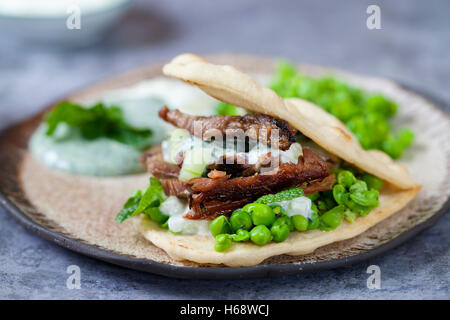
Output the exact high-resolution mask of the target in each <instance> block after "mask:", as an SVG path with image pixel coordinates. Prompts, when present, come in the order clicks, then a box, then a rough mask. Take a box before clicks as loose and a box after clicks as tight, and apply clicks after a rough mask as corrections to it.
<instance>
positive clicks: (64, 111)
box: [45, 101, 152, 149]
mask: <svg viewBox="0 0 450 320" xmlns="http://www.w3.org/2000/svg"><path fill="white" fill-rule="evenodd" d="M45 121H46V123H47V132H46V134H47V135H48V136H51V135H53V134H54V132H55V130H56V128H57V127H58V125H59V124H60V123H66V124H67V125H69V126H70V127H75V128H77V129H78V130H80V133H81V135H82V137H83V138H84V139H87V140H93V139H97V138H100V137H106V138H109V139H113V140H116V141H118V142H120V143H124V144H128V145H131V146H133V147H135V148H138V149H142V148H145V147H147V146H149V143H150V137H151V135H152V132H151V130H149V129H141V128H135V127H133V126H131V125H130V124H128V123H127V122H126V121H125V119H124V117H123V113H122V110H121V109H120V108H119V107H116V106H111V107H106V106H105V105H103V104H102V103H98V104H95V105H93V106H91V107H88V108H84V107H82V106H80V105H78V104H76V103H73V102H70V101H64V102H61V103H59V104H57V105H56V106H55V107H54V108H53V110H52V111H50V112H49V113H47V115H46V117H45Z"/></svg>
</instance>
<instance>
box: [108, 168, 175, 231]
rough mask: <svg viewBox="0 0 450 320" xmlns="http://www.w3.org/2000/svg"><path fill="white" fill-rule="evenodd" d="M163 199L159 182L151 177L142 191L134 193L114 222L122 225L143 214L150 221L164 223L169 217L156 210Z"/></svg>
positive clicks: (163, 195)
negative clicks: (148, 217) (147, 216)
mask: <svg viewBox="0 0 450 320" xmlns="http://www.w3.org/2000/svg"><path fill="white" fill-rule="evenodd" d="M165 199H166V195H165V193H164V189H163V187H162V185H161V182H160V181H159V180H158V179H156V178H153V177H151V178H150V185H149V186H148V187H147V188H146V189H145V190H144V191H141V190H136V191H134V192H133V194H132V195H131V196H130V197H129V198H128V200H127V201H126V202H125V204H124V205H123V208H122V210H120V212H119V213H118V214H117V216H116V219H115V220H116V221H117V222H120V223H122V222H124V221H125V220H127V219H129V218H132V217H134V216H135V215H137V214H140V213H144V214H147V215H149V216H150V218H151V219H152V220H155V221H157V222H160V223H164V222H165V221H166V220H167V219H168V218H169V217H167V216H165V215H163V214H162V213H161V212H160V211H159V210H158V208H159V206H160V205H161V203H163V202H164V200H165Z"/></svg>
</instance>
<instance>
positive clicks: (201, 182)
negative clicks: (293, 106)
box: [189, 148, 329, 219]
mask: <svg viewBox="0 0 450 320" xmlns="http://www.w3.org/2000/svg"><path fill="white" fill-rule="evenodd" d="M328 175H329V172H328V168H327V165H326V163H325V161H323V160H322V159H321V158H320V157H319V156H318V155H316V154H315V153H313V152H312V151H310V150H308V149H307V148H303V156H302V157H300V158H299V161H298V164H297V165H295V164H293V163H284V164H282V165H280V167H279V168H278V169H277V170H275V171H272V172H270V173H266V174H256V175H253V176H250V177H238V178H232V179H229V177H228V176H225V177H222V178H217V179H208V178H196V179H192V180H191V181H189V183H192V186H191V190H192V194H191V196H190V199H189V204H190V207H191V208H192V209H193V210H192V212H193V213H192V217H191V219H201V217H204V216H206V215H208V214H209V213H208V211H207V207H206V206H205V203H209V202H211V201H219V202H222V203H228V202H234V201H239V200H242V199H248V200H249V202H251V201H253V200H256V199H257V198H259V197H260V196H263V195H265V194H269V193H275V192H279V191H282V190H284V189H287V188H290V187H293V186H300V185H302V184H305V183H307V182H311V181H314V180H318V179H324V178H326V177H327V176H328ZM311 185H313V184H311ZM305 187H309V186H307V185H305ZM309 188H310V190H312V191H313V190H314V189H313V188H312V187H309ZM323 188H325V186H323ZM316 189H317V188H316ZM311 193H312V192H311ZM195 217H196V218H195Z"/></svg>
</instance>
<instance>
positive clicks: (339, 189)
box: [333, 184, 348, 204]
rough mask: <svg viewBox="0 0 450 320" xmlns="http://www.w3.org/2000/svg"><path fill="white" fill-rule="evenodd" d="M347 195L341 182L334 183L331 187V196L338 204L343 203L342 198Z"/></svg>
mask: <svg viewBox="0 0 450 320" xmlns="http://www.w3.org/2000/svg"><path fill="white" fill-rule="evenodd" d="M346 197H348V193H347V190H345V187H344V186H343V185H342V184H335V185H334V187H333V198H334V200H335V201H336V202H337V203H338V204H344V199H345V198H346Z"/></svg>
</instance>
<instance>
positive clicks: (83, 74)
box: [0, 0, 450, 299]
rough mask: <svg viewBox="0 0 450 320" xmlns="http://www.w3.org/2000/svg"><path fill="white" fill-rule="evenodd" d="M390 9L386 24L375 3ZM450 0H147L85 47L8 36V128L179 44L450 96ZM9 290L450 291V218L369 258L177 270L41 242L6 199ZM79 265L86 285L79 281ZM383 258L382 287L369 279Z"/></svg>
mask: <svg viewBox="0 0 450 320" xmlns="http://www.w3.org/2000/svg"><path fill="white" fill-rule="evenodd" d="M369 4H378V5H379V6H380V8H381V26H382V29H380V30H369V29H368V28H367V27H366V18H367V14H366V8H367V6H368V5H369ZM449 10H450V2H448V1H445V0H444V1H432V2H414V3H412V2H410V1H395V2H387V1H358V0H354V1H347V2H345V5H339V4H338V3H337V2H335V1H331V0H330V1H320V2H313V1H310V2H307V1H305V2H303V1H302V2H300V1H267V0H252V1H238V0H231V1H222V2H217V1H207V0H201V1H199V0H196V1H181V0H168V1H164V2H163V1H144V0H142V1H137V3H136V4H135V5H134V6H133V7H132V9H131V10H130V11H129V13H128V14H127V15H126V16H125V17H124V19H123V20H122V21H121V22H120V24H119V25H117V26H116V27H115V28H114V29H113V30H112V31H111V32H110V33H109V34H108V35H107V36H106V38H105V39H104V40H102V42H101V43H98V44H97V45H95V46H93V47H90V48H84V49H76V50H75V49H64V48H50V47H45V48H44V47H39V46H36V45H33V46H32V45H26V46H24V45H23V44H17V43H15V41H14V39H0V42H1V43H0V98H1V99H0V127H1V128H4V127H5V126H7V125H9V124H11V123H13V122H15V121H19V120H21V119H24V118H26V117H27V116H29V115H31V114H32V113H34V112H36V111H37V110H39V109H40V108H42V106H44V105H45V104H46V103H48V102H49V101H52V100H53V99H56V98H58V97H60V96H62V95H64V94H65V93H67V92H70V91H71V90H73V89H76V88H78V87H80V86H83V85H86V84H89V83H91V82H93V81H95V80H98V79H101V78H103V77H105V76H108V75H112V74H115V73H118V72H121V71H124V70H127V69H129V68H132V67H137V66H140V65H143V64H146V63H151V62H154V61H161V60H167V59H169V58H171V57H173V56H175V55H176V54H178V53H181V52H195V53H200V54H201V53H215V52H237V53H252V54H258V55H266V56H279V57H285V58H288V59H292V60H294V61H299V62H307V63H314V64H324V65H330V66H335V67H339V68H343V69H347V70H350V71H354V72H359V73H365V74H371V75H376V76H384V77H390V78H394V79H396V80H399V81H402V82H403V83H406V84H409V85H412V86H415V87H419V88H421V89H424V90H426V91H429V92H431V93H432V94H435V95H437V96H439V97H441V98H443V99H444V100H447V101H448V100H450V91H449V90H448V87H449V84H450V59H449V58H448V52H449V51H450V41H448V39H450V20H449V19H448V12H449ZM0 219H1V221H2V223H0V244H1V245H0V298H4V299H314V298H318V299H437V298H441V299H449V298H450V293H449V279H450V274H449V257H450V254H449V233H448V230H449V228H450V217H449V215H448V214H447V215H445V216H444V217H443V218H442V219H441V220H440V221H439V222H438V223H437V225H435V226H434V227H432V228H430V229H428V230H426V231H425V232H423V233H422V234H420V235H419V236H417V237H415V238H413V239H411V240H409V241H408V242H407V243H405V244H403V245H401V246H400V247H398V248H396V249H394V250H391V251H390V252H388V253H386V254H383V255H381V256H379V257H376V258H374V259H371V260H369V261H366V262H364V263H361V264H358V265H353V266H347V267H343V268H339V269H334V270H328V271H321V272H317V273H309V274H302V275H297V276H289V277H280V278H274V279H256V280H227V281H216V280H214V281H212V280H201V281H198V280H195V281H194V280H177V279H169V278H165V277H161V276H156V275H152V274H146V273H142V272H137V271H132V270H128V269H124V268H120V267H116V266H113V265H110V264H106V263H103V262H99V261H97V260H94V259H91V258H88V257H85V256H82V255H79V254H76V253H73V252H71V251H69V250H66V249H64V248H61V247H59V246H57V245H55V244H53V243H50V242H48V241H46V240H43V239H41V238H39V237H38V236H36V235H35V234H33V233H31V232H29V231H27V230H26V229H25V228H23V227H22V226H20V225H19V224H18V223H17V222H16V221H15V220H14V219H13V218H12V217H11V216H9V215H8V214H7V213H6V212H5V211H4V210H3V209H0ZM69 265H77V266H79V267H80V269H81V289H79V290H69V289H67V287H66V280H67V277H68V276H69V274H67V272H66V270H67V267H68V266H69ZM370 265H378V266H379V267H380V270H381V289H378V290H374V289H368V288H367V285H366V282H367V278H368V277H369V274H367V272H366V271H367V268H368V266H370Z"/></svg>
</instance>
